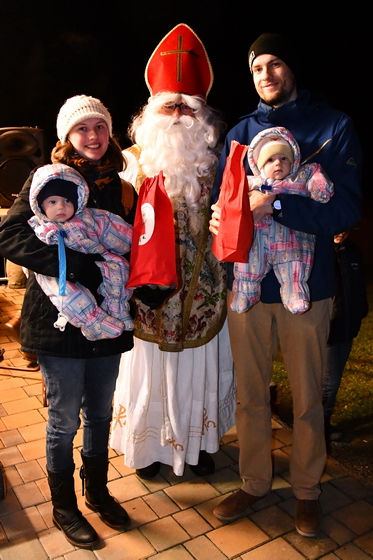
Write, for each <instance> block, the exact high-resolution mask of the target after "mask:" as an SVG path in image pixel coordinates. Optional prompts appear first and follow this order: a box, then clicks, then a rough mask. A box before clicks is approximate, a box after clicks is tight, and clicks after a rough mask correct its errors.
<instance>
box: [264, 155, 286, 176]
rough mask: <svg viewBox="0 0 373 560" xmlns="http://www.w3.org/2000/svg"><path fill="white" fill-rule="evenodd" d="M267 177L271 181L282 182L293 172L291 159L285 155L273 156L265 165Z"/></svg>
mask: <svg viewBox="0 0 373 560" xmlns="http://www.w3.org/2000/svg"><path fill="white" fill-rule="evenodd" d="M263 170H264V173H265V176H266V177H268V178H269V179H277V180H278V181H281V179H284V178H285V177H286V176H287V175H289V173H290V170H291V162H290V159H289V158H288V157H287V156H285V155H284V154H275V155H273V156H271V157H270V158H269V159H268V160H267V161H266V163H265V164H264V165H263Z"/></svg>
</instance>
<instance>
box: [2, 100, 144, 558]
mask: <svg viewBox="0 0 373 560" xmlns="http://www.w3.org/2000/svg"><path fill="white" fill-rule="evenodd" d="M57 135H58V138H59V141H58V142H57V144H56V146H55V148H54V149H53V151H52V161H53V163H64V164H66V165H69V166H71V167H72V168H74V169H75V170H76V171H78V172H79V173H80V174H81V175H82V176H83V177H84V179H85V180H86V182H87V183H88V186H89V190H90V194H89V199H88V204H87V206H88V207H93V208H100V209H103V210H108V211H110V212H113V213H114V214H117V215H119V216H121V217H122V218H126V220H127V221H129V222H130V223H131V220H133V215H132V214H133V212H134V209H133V210H132V211H131V212H130V213H129V214H128V215H127V216H125V211H124V207H123V205H122V184H121V180H120V178H119V176H118V171H122V169H123V156H122V154H121V150H120V147H119V145H118V144H117V143H116V141H115V140H114V139H113V137H112V120H111V116H110V114H109V112H108V110H107V109H106V107H104V105H103V104H102V103H101V101H99V100H98V99H95V98H93V97H88V96H85V95H79V96H75V97H72V98H70V99H68V100H67V101H66V102H65V104H64V105H63V106H62V108H61V110H60V112H59V114H58V118H57ZM32 176H33V173H32V174H31V176H30V177H29V179H28V180H27V182H26V184H25V186H24V187H23V189H22V191H21V192H20V194H19V196H18V198H17V199H16V201H15V203H14V204H13V206H12V207H11V209H10V210H9V212H8V215H7V217H6V219H5V220H4V221H3V222H2V223H1V227H0V252H1V254H2V255H3V256H4V257H6V258H9V259H11V260H12V261H13V262H15V263H17V264H19V265H22V266H24V267H26V268H27V269H28V270H29V271H30V277H29V279H28V283H27V288H26V293H25V298H24V303H23V308H22V317H21V344H22V350H23V351H24V352H29V353H34V354H36V355H37V357H38V362H39V364H40V368H41V371H42V374H43V377H44V379H45V383H46V389H47V399H48V403H49V418H48V425H47V439H46V441H47V472H48V482H49V486H50V489H51V496H52V504H53V522H54V524H55V525H56V527H57V528H59V529H60V530H62V531H63V532H64V534H65V536H66V538H67V539H68V540H69V542H71V543H72V544H73V545H75V546H80V547H83V548H88V547H91V546H93V545H95V544H96V543H97V542H98V535H97V533H96V531H95V530H94V529H93V527H92V526H91V525H90V524H89V523H88V521H87V520H86V519H85V518H84V517H83V515H82V513H81V512H80V511H79V509H78V507H77V500H76V495H75V490H74V478H73V473H74V468H75V466H74V461H73V439H74V436H75V434H76V432H77V430H78V428H79V425H80V411H82V417H83V428H84V429H83V449H82V461H83V467H82V471H83V476H84V478H85V480H86V496H85V499H86V505H87V506H88V507H89V508H90V509H92V510H93V511H96V512H98V514H99V515H100V517H101V519H102V520H103V521H104V522H105V523H106V524H107V525H109V526H110V527H113V528H115V529H118V530H121V529H125V528H126V527H127V526H128V525H129V523H130V520H129V517H128V515H127V513H126V511H125V510H124V509H123V508H122V507H121V506H120V505H119V503H118V502H116V501H115V499H114V498H113V497H112V496H111V495H110V494H109V492H108V489H107V486H106V484H107V470H108V438H109V430H110V421H111V416H112V397H113V393H114V389H115V382H116V378H117V375H118V368H119V360H120V356H121V353H122V352H125V351H127V350H130V349H131V348H132V346H133V335H132V332H131V331H124V332H123V333H122V334H121V335H120V336H118V337H116V338H110V339H102V340H96V341H91V340H88V339H87V338H85V337H84V336H83V334H82V333H81V331H80V329H78V328H76V327H73V326H72V325H71V324H69V323H68V324H67V325H66V328H65V330H64V331H61V330H59V329H58V328H55V327H54V326H53V325H54V323H55V321H56V320H57V313H58V311H57V309H56V307H55V306H54V305H53V304H52V303H51V301H50V300H49V298H48V297H47V296H46V295H45V294H44V292H43V291H42V289H41V288H40V286H39V284H38V283H37V282H36V280H35V276H34V274H33V272H36V273H39V274H44V275H48V276H54V277H58V276H59V260H58V249H57V246H56V245H46V244H45V243H43V242H42V241H40V240H39V239H38V238H37V237H36V236H35V234H34V232H33V230H32V229H31V227H30V226H29V224H28V222H27V221H28V220H29V219H30V218H31V216H32V211H31V209H30V206H29V189H30V184H31V181H32ZM97 260H101V257H100V256H99V255H97V254H82V253H80V252H76V251H73V250H71V249H68V248H66V278H67V279H68V280H69V281H70V282H72V283H75V282H80V283H81V284H83V285H84V286H85V287H86V288H88V289H89V290H90V291H91V292H92V293H93V294H95V297H96V298H97V301H98V304H100V299H99V298H100V296H98V295H97V288H98V286H99V285H100V283H101V282H102V276H101V273H100V270H99V268H98V266H97V264H96V263H95V261H97ZM31 271H33V272H31Z"/></svg>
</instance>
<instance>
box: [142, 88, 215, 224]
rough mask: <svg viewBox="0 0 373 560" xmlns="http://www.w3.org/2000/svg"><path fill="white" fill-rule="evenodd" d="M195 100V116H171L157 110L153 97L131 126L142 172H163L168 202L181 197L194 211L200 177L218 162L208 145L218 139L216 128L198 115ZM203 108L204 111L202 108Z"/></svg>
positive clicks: (206, 174)
mask: <svg viewBox="0 0 373 560" xmlns="http://www.w3.org/2000/svg"><path fill="white" fill-rule="evenodd" d="M177 97H178V98H180V96H177ZM182 98H183V102H185V103H186V104H188V105H190V106H193V105H192V104H191V100H190V98H189V97H187V96H185V100H184V96H182ZM169 99H170V96H169V95H168V96H167V100H168V101H169ZM161 101H162V100H161ZM163 101H164V100H163ZM196 103H197V105H198V106H199V109H198V111H197V113H196V116H190V115H181V116H180V117H175V116H172V115H164V114H161V113H159V112H158V111H159V108H160V106H161V102H160V100H159V99H158V100H157V99H155V100H153V101H150V102H149V104H148V105H147V107H146V109H145V111H144V113H143V114H142V115H141V117H140V118H139V121H138V123H136V122H134V125H133V127H132V131H133V133H134V135H135V139H136V143H137V144H139V146H140V147H141V156H140V160H139V162H140V164H141V165H142V168H143V170H144V172H145V174H146V175H147V176H148V177H151V176H153V175H156V174H157V173H159V172H160V171H163V175H164V177H165V189H166V192H167V194H168V196H169V197H170V199H171V202H172V203H173V204H175V203H176V201H177V199H180V198H184V199H185V201H186V203H187V205H188V207H189V209H190V210H191V211H192V212H194V213H196V212H198V210H199V208H200V204H199V199H200V197H201V183H200V180H201V179H203V178H206V177H207V176H208V175H209V174H210V173H211V172H212V171H213V170H214V169H215V168H216V166H217V163H218V157H217V155H216V154H215V153H214V151H213V150H212V148H211V147H210V146H214V145H215V144H216V142H217V140H218V137H217V136H218V134H217V130H216V128H215V127H213V126H212V125H210V124H208V123H207V115H208V113H207V115H198V113H199V111H201V113H203V111H202V103H201V102H200V101H196V100H194V104H196ZM151 104H153V105H154V107H152V106H151ZM193 108H194V107H193ZM203 109H204V111H205V112H206V111H208V110H207V109H206V108H205V107H203Z"/></svg>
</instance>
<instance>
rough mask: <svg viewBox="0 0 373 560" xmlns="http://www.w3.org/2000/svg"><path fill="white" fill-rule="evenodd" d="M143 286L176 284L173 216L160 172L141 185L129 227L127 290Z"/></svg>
mask: <svg viewBox="0 0 373 560" xmlns="http://www.w3.org/2000/svg"><path fill="white" fill-rule="evenodd" d="M146 284H157V285H162V286H171V284H174V285H175V287H177V285H178V281H177V271H176V244H175V228H174V216H173V210H172V204H171V201H170V199H169V197H168V195H167V193H166V190H165V188H164V178H163V173H162V171H161V172H160V173H159V174H158V175H156V176H155V177H148V178H147V179H145V181H144V182H143V184H142V185H141V187H140V192H139V198H138V201H137V208H136V215H135V223H134V226H133V236H132V249H131V259H130V276H129V280H128V282H127V288H136V287H138V286H144V285H146Z"/></svg>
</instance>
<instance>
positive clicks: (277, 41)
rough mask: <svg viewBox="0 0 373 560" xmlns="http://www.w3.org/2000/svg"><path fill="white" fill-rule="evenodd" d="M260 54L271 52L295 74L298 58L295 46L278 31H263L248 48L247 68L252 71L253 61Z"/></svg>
mask: <svg viewBox="0 0 373 560" xmlns="http://www.w3.org/2000/svg"><path fill="white" fill-rule="evenodd" d="M261 54H271V55H272V56H276V57H277V58H280V59H281V60H283V61H284V62H285V64H286V65H287V66H289V68H290V70H291V71H292V72H293V74H294V75H296V71H297V66H298V60H297V48H296V46H295V45H293V44H292V42H291V41H290V40H289V39H288V38H287V37H284V36H283V35H279V34H278V33H263V34H262V35H260V37H258V38H257V39H256V41H254V42H253V44H252V45H251V47H250V49H249V68H250V72H251V73H252V67H253V62H254V60H255V59H256V57H257V56H260V55H261Z"/></svg>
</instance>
